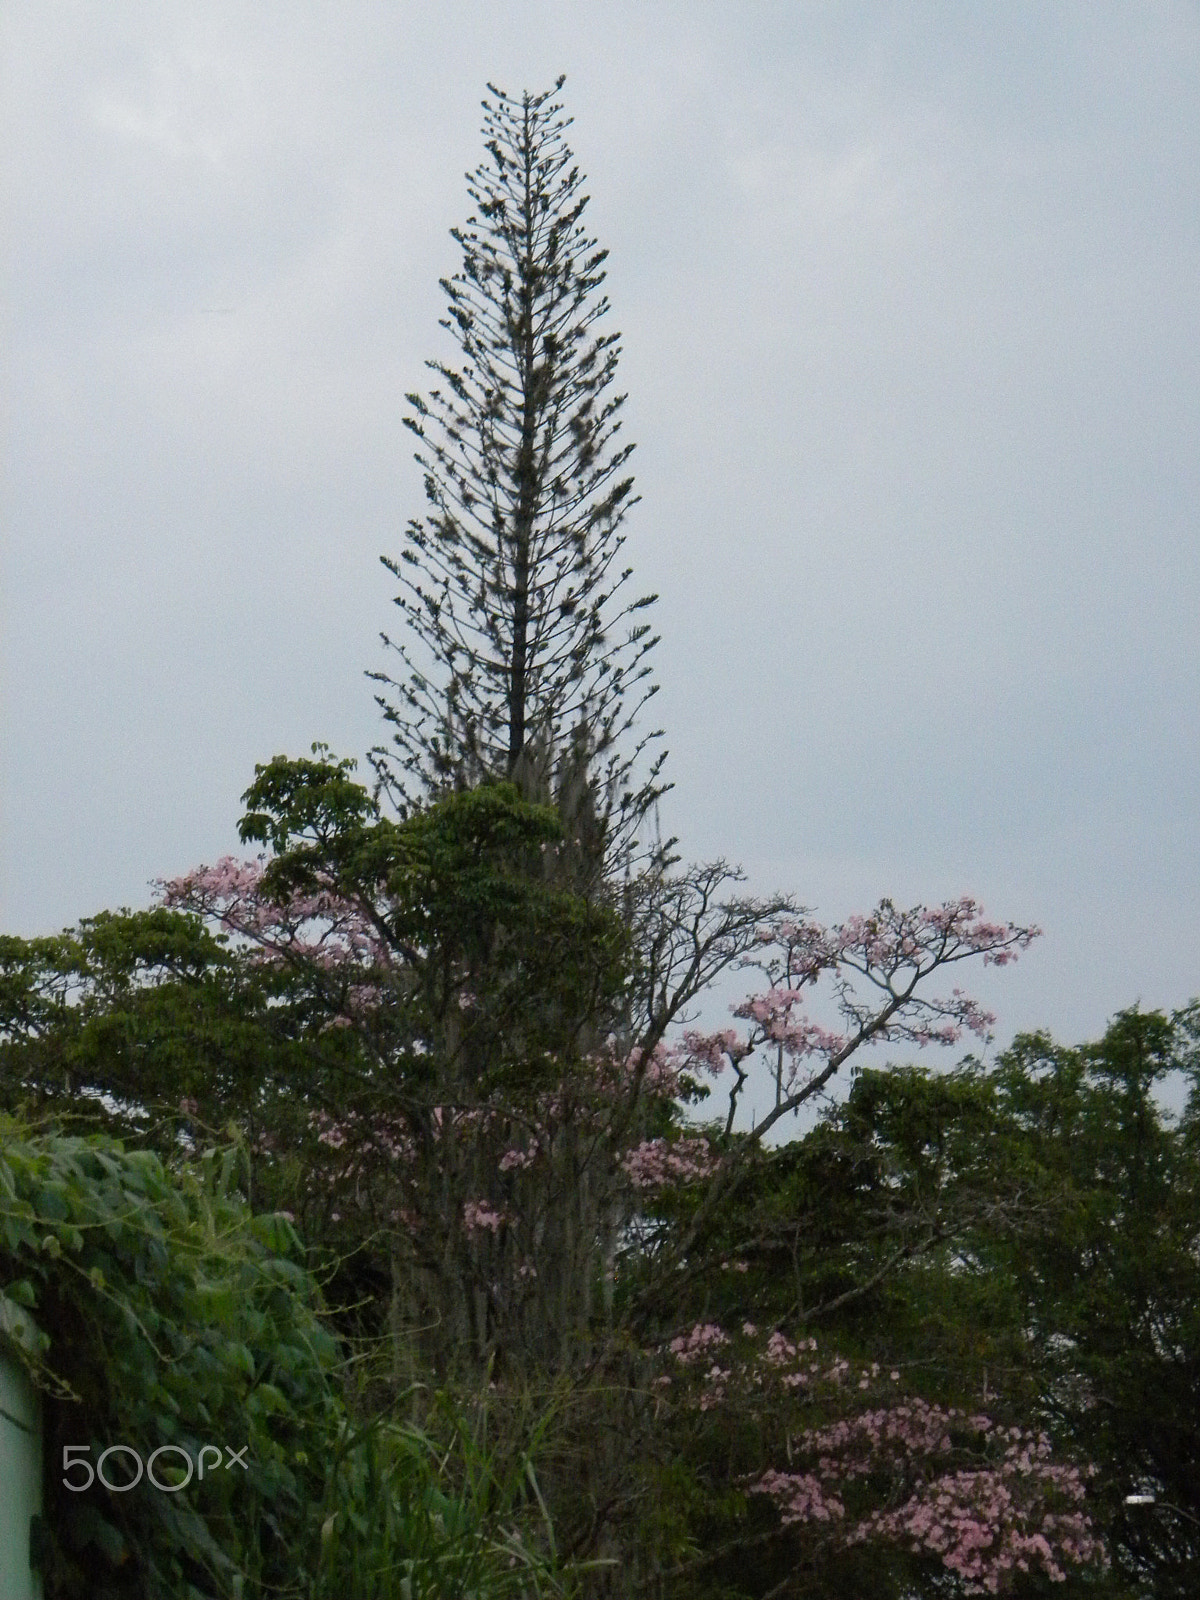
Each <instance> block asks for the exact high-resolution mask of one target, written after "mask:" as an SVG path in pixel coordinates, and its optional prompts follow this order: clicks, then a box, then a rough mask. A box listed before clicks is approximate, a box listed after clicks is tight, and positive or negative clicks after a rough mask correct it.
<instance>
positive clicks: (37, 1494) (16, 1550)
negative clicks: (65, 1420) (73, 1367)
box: [0, 1349, 42, 1600]
mask: <svg viewBox="0 0 1200 1600" xmlns="http://www.w3.org/2000/svg"><path fill="white" fill-rule="evenodd" d="M41 1504H42V1428H41V1415H40V1412H39V1408H38V1399H37V1394H36V1393H35V1391H34V1388H33V1385H32V1384H31V1383H30V1382H29V1379H28V1378H27V1377H26V1376H25V1373H24V1372H23V1371H22V1369H21V1368H20V1367H19V1366H18V1365H17V1363H16V1362H15V1361H13V1360H12V1359H11V1358H10V1357H9V1356H8V1355H7V1354H6V1353H5V1352H4V1350H3V1349H0V1596H2V1597H3V1600H41V1594H42V1584H41V1579H40V1578H39V1577H38V1576H37V1575H36V1574H35V1573H33V1572H31V1571H30V1570H29V1519H30V1518H31V1517H32V1516H33V1515H34V1514H35V1513H36V1512H37V1511H39V1510H40V1509H41Z"/></svg>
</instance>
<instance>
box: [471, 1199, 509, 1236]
mask: <svg viewBox="0 0 1200 1600" xmlns="http://www.w3.org/2000/svg"><path fill="white" fill-rule="evenodd" d="M462 1217H463V1227H464V1228H465V1229H466V1231H467V1232H468V1233H481V1232H487V1233H492V1234H497V1233H499V1232H500V1229H501V1228H502V1227H503V1226H504V1224H505V1223H506V1222H507V1221H508V1218H507V1217H506V1216H505V1215H504V1213H503V1212H502V1211H493V1210H492V1208H491V1206H489V1205H488V1204H487V1202H486V1201H484V1200H466V1201H464V1202H463V1208H462Z"/></svg>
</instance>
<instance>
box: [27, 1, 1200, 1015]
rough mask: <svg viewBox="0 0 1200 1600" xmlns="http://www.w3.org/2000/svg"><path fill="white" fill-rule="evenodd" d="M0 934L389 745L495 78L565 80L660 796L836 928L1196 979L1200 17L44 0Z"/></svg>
mask: <svg viewBox="0 0 1200 1600" xmlns="http://www.w3.org/2000/svg"><path fill="white" fill-rule="evenodd" d="M2 26H3V36H2V37H3V62H4V66H3V71H4V85H3V89H4V93H3V100H4V118H5V127H4V129H3V139H4V146H5V149H6V151H7V162H8V164H7V168H6V173H5V212H6V222H7V227H6V233H7V239H8V245H9V248H8V259H7V272H6V278H5V283H4V344H5V380H6V381H5V412H4V419H5V420H4V431H5V435H6V441H5V443H6V449H5V460H4V480H3V494H4V532H3V556H2V562H3V565H2V607H3V611H2V616H3V658H2V659H3V756H2V763H3V767H2V792H0V803H2V851H0V931H4V932H19V933H24V934H32V933H38V932H47V931H51V930H54V929H56V928H58V927H60V926H62V925H64V924H66V923H69V922H72V921H74V920H75V919H76V918H78V917H80V916H83V915H87V914H89V913H92V912H95V911H97V910H99V909H101V908H103V907H106V906H115V905H118V904H128V905H132V906H138V905H145V904H147V903H148V901H149V897H150V893H151V891H150V888H149V880H151V879H153V878H155V877H158V876H162V875H170V874H173V873H176V872H179V871H181V870H183V869H185V868H187V867H188V866H190V865H192V864H194V863H196V862H198V861H201V860H211V859H213V858H214V857H216V856H217V855H220V854H222V853H225V852H227V851H230V850H234V849H236V848H237V840H236V832H235V825H236V821H237V818H238V815H239V795H240V794H241V791H242V790H243V789H244V788H245V787H246V784H247V783H248V782H249V780H250V778H251V777H252V775H253V768H254V763H255V762H256V761H262V760H265V759H267V758H269V757H270V756H271V755H273V754H275V753H276V752H280V751H285V752H288V753H291V754H301V753H304V752H305V751H306V750H307V747H308V745H309V744H310V743H311V742H312V740H314V739H322V740H325V741H327V742H328V743H329V744H330V745H331V746H332V747H333V748H334V750H335V751H337V752H339V753H344V754H353V755H362V754H363V753H364V752H365V751H366V750H367V749H368V748H369V747H370V746H371V745H372V744H373V743H375V742H376V740H377V739H378V738H379V736H380V731H381V730H380V724H379V719H378V713H377V710H376V707H375V705H374V702H373V699H372V689H371V685H369V684H368V683H367V681H366V680H365V678H364V677H363V673H364V670H365V669H368V668H377V667H380V666H382V665H385V664H386V663H385V658H384V656H383V654H382V652H381V649H380V646H379V644H378V635H379V633H380V631H381V629H384V628H389V627H394V623H393V620H392V618H393V616H394V611H393V608H392V606H391V604H390V602H391V596H392V594H393V592H394V586H393V583H392V581H391V579H390V578H389V577H388V575H387V574H386V573H385V572H384V570H383V569H382V568H381V567H380V565H379V563H378V557H379V555H380V553H381V552H385V551H387V552H392V553H397V552H398V551H399V549H400V546H401V538H400V533H401V529H402V528H403V526H404V523H405V522H406V520H407V519H408V517H409V516H410V515H413V514H414V513H420V511H421V510H422V494H421V485H420V478H419V474H418V471H417V469H416V467H415V466H414V464H413V462H412V457H411V448H410V446H411V443H412V441H411V436H410V435H408V434H407V433H406V432H405V431H404V430H403V428H402V425H401V422H402V416H403V414H404V398H403V397H404V394H405V392H406V391H407V390H411V389H414V388H419V387H421V386H423V384H424V382H425V377H426V374H425V372H424V368H423V362H424V360H425V359H426V358H428V357H431V356H442V357H446V358H452V356H453V349H454V347H453V346H452V345H450V344H449V343H448V341H447V336H446V335H444V334H443V333H442V331H441V330H440V329H439V327H438V317H439V316H440V315H441V304H440V295H439V290H438V287H437V280H438V278H439V277H440V276H442V275H445V274H447V273H449V272H452V271H453V270H454V268H455V266H456V264H457V263H456V256H455V248H454V246H453V244H452V242H451V240H450V239H449V237H448V230H449V229H450V228H451V227H452V226H454V225H456V224H458V223H461V222H462V221H464V220H465V218H466V215H467V212H468V201H467V196H466V190H465V182H464V176H463V175H464V172H465V170H466V169H467V168H468V167H474V166H475V164H476V162H477V161H478V159H479V157H480V154H481V151H480V143H479V123H480V109H479V101H480V98H481V96H482V94H483V93H484V92H485V84H486V82H487V80H488V79H491V80H492V81H493V82H496V83H499V84H500V85H502V86H503V87H505V88H507V89H509V90H511V91H514V92H519V91H520V90H521V89H523V88H530V89H533V90H539V89H542V88H545V87H547V86H549V85H550V84H551V83H552V82H553V81H554V79H555V77H556V76H557V75H558V74H559V73H560V72H565V73H566V74H567V84H566V87H565V90H564V96H565V99H566V102H567V106H568V109H569V110H570V111H571V112H572V114H573V115H574V117H575V125H574V129H573V142H574V147H575V151H576V154H577V156H578V159H579V162H580V164H581V166H582V168H583V169H584V171H585V172H586V173H587V174H588V176H589V180H590V192H591V194H592V196H593V199H592V206H591V210H590V213H589V217H590V222H591V227H592V231H593V232H594V233H595V234H596V235H597V236H598V237H599V239H600V241H601V242H602V243H603V244H605V245H607V246H608V247H609V249H610V250H611V256H610V261H609V281H608V285H607V288H608V292H609V296H610V299H611V301H612V305H613V312H612V318H611V323H612V326H613V327H614V328H619V329H620V331H621V332H622V334H623V336H624V351H625V353H624V356H623V360H622V367H621V375H620V376H621V383H622V386H623V387H624V388H626V389H627V390H628V391H629V401H628V406H627V419H628V420H627V423H626V428H627V432H628V434H629V436H630V437H632V438H633V439H635V440H637V441H638V450H637V453H636V456H635V459H634V466H635V468H636V471H637V475H638V489H639V491H640V493H641V496H642V501H641V504H640V505H639V506H638V507H637V508H636V510H635V511H634V512H633V514H632V516H631V517H630V520H629V523H628V525H627V528H628V535H629V541H628V544H627V546H626V552H627V554H628V555H629V557H630V559H631V561H632V563H633V565H634V566H635V568H636V573H637V577H638V579H639V580H640V581H641V584H642V586H643V588H645V589H653V590H657V591H659V593H660V594H661V597H662V598H661V602H660V604H659V606H658V608H657V611H658V628H659V630H660V631H661V634H662V644H661V646H660V647H659V650H658V652H657V656H658V672H659V676H660V678H661V682H662V693H661V695H660V696H659V699H658V701H657V702H656V705H657V709H658V719H657V720H660V721H661V722H662V723H663V725H664V726H665V728H666V730H667V733H668V743H669V746H670V749H671V757H670V763H669V775H670V776H671V777H672V778H673V780H674V782H675V785H676V787H675V790H674V792H673V794H672V795H671V796H670V799H669V801H668V803H667V806H666V816H665V820H666V821H667V823H668V824H669V826H670V829H671V831H673V832H675V833H677V834H678V835H679V836H680V839H681V844H682V847H683V849H684V851H685V853H686V854H687V855H688V856H690V857H693V858H702V857H712V856H717V855H724V856H727V857H729V858H731V859H733V860H736V861H740V862H742V863H743V864H744V866H745V867H746V869H747V872H748V873H749V875H750V879H751V882H752V884H753V885H754V886H755V887H756V888H759V889H762V890H764V891H765V890H769V889H772V888H781V889H789V890H792V891H794V892H795V893H796V894H797V895H798V896H799V897H800V898H801V899H803V900H804V901H806V902H807V903H809V904H810V905H813V906H814V907H815V908H816V909H817V911H818V912H819V913H820V914H822V915H823V916H825V917H827V918H836V917H840V916H842V915H844V914H845V913H847V912H849V911H852V910H857V909H866V908H867V907H868V906H869V905H870V904H871V903H872V902H874V901H875V900H876V899H878V898H879V897H880V896H881V895H884V894H887V895H891V896H892V897H893V898H895V899H897V900H899V901H903V902H906V903H913V902H916V901H918V900H926V901H928V900H938V899H941V898H943V897H945V896H947V895H950V894H959V893H962V892H971V893H974V894H975V895H976V896H977V897H978V898H980V899H981V900H982V901H983V902H984V904H985V906H986V907H987V909H988V910H989V911H990V912H993V913H995V914H996V915H999V916H1002V917H1005V918H1009V917H1011V918H1014V919H1017V920H1021V921H1031V922H1037V923H1039V924H1040V925H1041V926H1042V927H1043V928H1044V930H1045V937H1044V938H1043V939H1042V940H1041V941H1040V943H1039V944H1038V945H1037V946H1035V948H1034V949H1033V951H1031V952H1030V954H1029V955H1028V956H1027V957H1025V958H1024V960H1023V961H1022V963H1021V964H1020V965H1019V967H1017V968H1016V969H1011V970H1009V971H1005V972H1004V973H1001V974H996V975H994V976H993V977H990V978H989V979H988V981H987V982H986V983H985V984H983V985H980V986H977V987H979V989H980V990H981V992H982V993H983V994H984V995H985V996H986V998H987V1000H988V1001H989V1003H990V1004H991V1005H992V1006H993V1009H995V1010H996V1011H998V1013H999V1015H1000V1024H999V1028H998V1030H997V1031H998V1036H999V1037H1000V1039H1001V1040H1003V1039H1004V1038H1006V1037H1008V1036H1011V1033H1012V1032H1013V1030H1014V1029H1017V1028H1027V1027H1034V1026H1043V1025H1044V1026H1047V1027H1049V1028H1051V1029H1052V1030H1053V1031H1054V1032H1055V1033H1057V1034H1058V1035H1060V1036H1061V1037H1062V1038H1064V1039H1077V1038H1082V1037H1090V1036H1094V1035H1095V1034H1096V1033H1097V1032H1098V1031H1099V1030H1100V1029H1101V1028H1102V1027H1103V1025H1104V1022H1105V1020H1106V1018H1107V1017H1108V1016H1109V1015H1111V1013H1112V1012H1113V1011H1115V1010H1116V1009H1118V1008H1120V1007H1122V1006H1126V1005H1129V1004H1131V1003H1133V1002H1134V1001H1135V1000H1139V999H1140V1000H1141V1002H1142V1003H1143V1004H1144V1005H1146V1006H1157V1005H1162V1006H1168V1007H1170V1006H1175V1005H1179V1004H1182V1003H1183V1002H1185V1001H1186V1000H1187V999H1188V998H1189V997H1190V996H1191V995H1193V994H1195V993H1196V992H1197V991H1200V960H1198V955H1200V852H1198V848H1197V842H1198V833H1197V809H1198V796H1200V692H1198V691H1200V671H1198V665H1197V663H1198V655H1200V652H1198V636H1200V625H1198V619H1200V542H1198V540H1197V529H1196V508H1197V499H1198V493H1200V455H1198V448H1197V447H1198V442H1200V427H1198V424H1200V384H1198V381H1197V380H1198V378H1200V337H1198V335H1200V303H1198V294H1200V273H1198V267H1200V203H1198V196H1197V175H1198V174H1200V11H1198V9H1197V6H1196V4H1195V3H1194V0H1186V3H1184V0H1180V3H1161V4H1160V3H1156V0H1138V3H1137V4H1136V5H1130V4H1110V3H1106V0H1082V3H1080V4H1065V3H1062V4H1060V3H1057V0H1030V3H1027V4H1022V3H1018V0H1005V3H1004V4H987V3H983V0H958V3H953V0H942V3H940V4H920V3H909V4H906V5H895V4H891V3H882V0H879V3H875V4H871V3H861V0H860V3H856V4H836V3H811V4H806V3H804V0H778V3H766V0H762V3H755V0H740V3H737V4H734V3H732V0H727V3H724V4H715V3H709V0H686V3H679V4H672V3H667V0H637V3H632V0H593V3H589V4H583V3H570V0H557V3H553V4H550V3H544V4H543V3H535V0H509V3H505V4H500V3H499V0H475V3H468V0H439V3H438V4H436V5H430V4H428V3H422V4H415V3H414V4H410V3H407V0H391V3H384V0H373V3H371V4H365V3H362V0H337V3H336V4H334V3H332V0H310V3H299V0H293V3H289V4H286V5H282V4H281V5H275V4H269V3H264V0H253V3H250V0H243V3H240V4H225V5H223V4H215V3H209V0H188V3H186V4H184V3H182V0H180V3H177V4H176V3H171V0H154V3H152V4H145V5H127V4H120V3H118V0H104V3H103V4H99V3H95V0H93V3H91V4H84V3H77V0H7V3H6V5H5V7H4V15H3V24H2Z"/></svg>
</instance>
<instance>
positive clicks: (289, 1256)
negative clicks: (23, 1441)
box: [0, 1122, 342, 1600]
mask: <svg viewBox="0 0 1200 1600" xmlns="http://www.w3.org/2000/svg"><path fill="white" fill-rule="evenodd" d="M237 1166H238V1158H237V1152H236V1151H235V1150H233V1149H229V1150H226V1151H225V1152H223V1153H221V1152H216V1151H214V1152H211V1153H210V1154H209V1155H208V1156H206V1157H205V1158H204V1159H203V1160H202V1161H200V1162H198V1163H197V1164H195V1165H194V1166H180V1167H178V1168H176V1169H175V1170H172V1171H168V1170H167V1169H166V1168H164V1166H163V1164H162V1163H161V1161H160V1160H159V1159H158V1157H157V1156H155V1155H154V1154H152V1153H151V1152H148V1151H125V1150H123V1149H122V1148H121V1146H120V1145H119V1144H116V1143H113V1142H112V1141H109V1140H105V1139H103V1138H99V1137H92V1138H89V1139H80V1138H70V1137H63V1136H49V1137H45V1136H32V1135H30V1134H29V1133H28V1131H27V1130H26V1129H24V1128H23V1127H21V1126H19V1125H17V1124H14V1123H12V1122H7V1123H6V1124H5V1125H4V1127H3V1129H2V1130H0V1229H2V1234H3V1237H2V1239H0V1274H2V1278H3V1289H2V1291H0V1316H3V1319H4V1325H5V1327H6V1328H7V1330H8V1332H9V1336H10V1339H11V1340H12V1341H13V1342H14V1343H15V1345H16V1347H17V1349H18V1350H19V1351H20V1353H21V1355H22V1357H23V1358H24V1360H25V1362H26V1364H27V1365H28V1367H29V1369H30V1371H31V1374H32V1375H33V1377H34V1379H35V1381H36V1382H37V1383H39V1385H41V1386H42V1387H43V1389H44V1391H45V1405H44V1409H45V1461H46V1479H45V1515H44V1518H43V1522H44V1529H45V1547H44V1576H45V1586H46V1594H47V1600H58V1597H64V1600H68V1597H69V1600H84V1597H85V1596H86V1597H87V1600H117V1597H125V1596H128V1597H133V1596H137V1597H139V1600H140V1597H143V1596H149V1595H154V1596H156V1597H159V1596H162V1597H167V1596H172V1597H173V1596H180V1597H183V1596H189V1597H192V1600H197V1597H199V1596H233V1595H238V1594H243V1593H250V1592H262V1588H263V1587H264V1586H266V1587H269V1588H271V1589H272V1590H273V1591H274V1592H278V1593H281V1594H293V1595H297V1596H298V1595H300V1594H302V1593H305V1592H306V1583H307V1578H306V1563H307V1562H310V1561H311V1560H312V1559H313V1553H314V1550H315V1544H314V1535H315V1531H316V1530H315V1527H314V1524H313V1516H312V1514H313V1509H314V1507H317V1506H319V1505H320V1504H321V1501H322V1497H323V1494H324V1490H325V1474H326V1470H327V1459H326V1456H327V1451H328V1450H329V1447H330V1444H331V1441H333V1440H334V1439H335V1437H336V1433H337V1428H338V1422H339V1418H340V1416H341V1414H342V1413H341V1406H340V1402H339V1399H338V1395H337V1385H336V1383H335V1382H334V1376H335V1369H336V1365H337V1356H338V1353H337V1348H336V1345H335V1343H334V1341H333V1339H332V1338H331V1337H330V1335H329V1333H328V1332H327V1331H326V1330H325V1328H324V1327H323V1326H322V1323H321V1321H320V1319H319V1317H318V1315H317V1307H316V1300H315V1293H314V1290H313V1288H312V1285H311V1283H310V1280H309V1279H308V1277H307V1274H306V1273H305V1272H304V1270H303V1269H302V1267H301V1266H300V1265H298V1263H297V1259H296V1258H297V1255H298V1241H297V1240H296V1237H295V1234H294V1233H293V1232H292V1230H291V1228H290V1227H289V1225H288V1223H287V1222H286V1220H285V1219H283V1218H282V1217H278V1216H274V1217H268V1216H260V1217H251V1215H250V1214H249V1212H248V1211H247V1210H246V1207H245V1205H244V1202H243V1201H242V1200H241V1199H240V1198H239V1196H238V1193H237V1185H236V1181H235V1180H236V1177H237ZM116 1444H122V1445H127V1446H129V1447H130V1448H131V1449H133V1450H135V1451H137V1452H138V1454H139V1456H140V1458H141V1460H142V1462H143V1463H145V1462H147V1461H149V1459H150V1457H151V1454H152V1453H153V1452H154V1451H155V1450H156V1449H158V1448H159V1447H160V1446H163V1445H177V1446H180V1447H182V1448H183V1449H184V1450H186V1451H187V1453H188V1455H189V1456H190V1457H191V1459H192V1461H193V1462H195V1461H197V1459H198V1456H199V1452H200V1450H201V1447H202V1446H205V1445H208V1446H214V1447H216V1448H217V1449H218V1451H221V1452H223V1451H224V1449H225V1447H229V1448H230V1449H232V1450H235V1451H236V1450H240V1449H244V1450H245V1454H244V1457H243V1459H244V1460H245V1462H246V1470H245V1471H244V1472H243V1471H242V1470H241V1469H240V1468H239V1467H237V1466H236V1465H235V1466H233V1467H231V1468H226V1467H225V1466H224V1465H222V1467H221V1468H220V1469H217V1468H215V1467H214V1466H213V1457H212V1455H211V1453H210V1455H209V1457H208V1471H207V1472H206V1474H205V1476H204V1478H203V1479H202V1480H201V1479H200V1477H199V1476H198V1475H196V1476H193V1477H192V1481H191V1482H190V1483H188V1484H187V1485H186V1487H183V1488H181V1489H180V1490H179V1492H177V1493H172V1492H168V1491H165V1490H158V1489H155V1488H153V1487H152V1486H151V1485H150V1484H149V1482H148V1481H147V1480H146V1479H145V1478H143V1480H142V1482H141V1483H139V1484H138V1485H137V1486H136V1487H135V1488H133V1489H131V1490H130V1491H129V1492H128V1493H112V1492H110V1491H109V1490H107V1489H106V1488H104V1487H103V1486H102V1485H101V1484H100V1483H99V1482H96V1483H94V1484H93V1485H92V1487H91V1488H88V1489H86V1490H85V1491H84V1492H82V1493H78V1494H76V1493H73V1492H72V1491H71V1490H69V1489H67V1488H66V1487H64V1485H63V1481H62V1480H63V1477H64V1471H63V1449H64V1447H66V1446H79V1445H86V1446H89V1447H90V1455H88V1456H86V1457H84V1459H90V1461H91V1462H92V1463H95V1462H96V1461H97V1460H98V1458H99V1456H100V1454H101V1452H102V1451H103V1450H104V1449H105V1448H106V1447H108V1446H109V1445H116ZM78 1454H79V1452H73V1455H76V1456H77V1455H78ZM220 1459H221V1461H222V1463H224V1461H225V1456H224V1454H223V1453H222V1455H221V1457H220ZM185 1473H186V1468H185V1464H184V1459H183V1457H182V1455H180V1454H179V1453H178V1452H177V1451H176V1452H171V1453H168V1454H167V1455H165V1456H162V1457H160V1458H159V1460H158V1462H157V1464H156V1470H155V1475H156V1476H157V1477H158V1478H159V1479H160V1481H172V1480H173V1481H180V1480H182V1478H183V1477H184V1476H185ZM106 1475H107V1476H108V1477H109V1479H110V1481H113V1482H121V1481H128V1480H129V1479H130V1478H132V1477H133V1475H134V1468H133V1463H132V1458H131V1457H129V1456H128V1455H125V1456H121V1455H118V1456H116V1457H110V1458H109V1462H108V1464H107V1466H106ZM70 1476H71V1477H72V1479H73V1481H76V1482H79V1481H82V1479H83V1476H84V1474H83V1473H82V1471H80V1470H79V1469H77V1470H76V1472H75V1473H73V1474H71V1475H70ZM246 1585H249V1586H250V1587H249V1588H247V1587H246Z"/></svg>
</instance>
